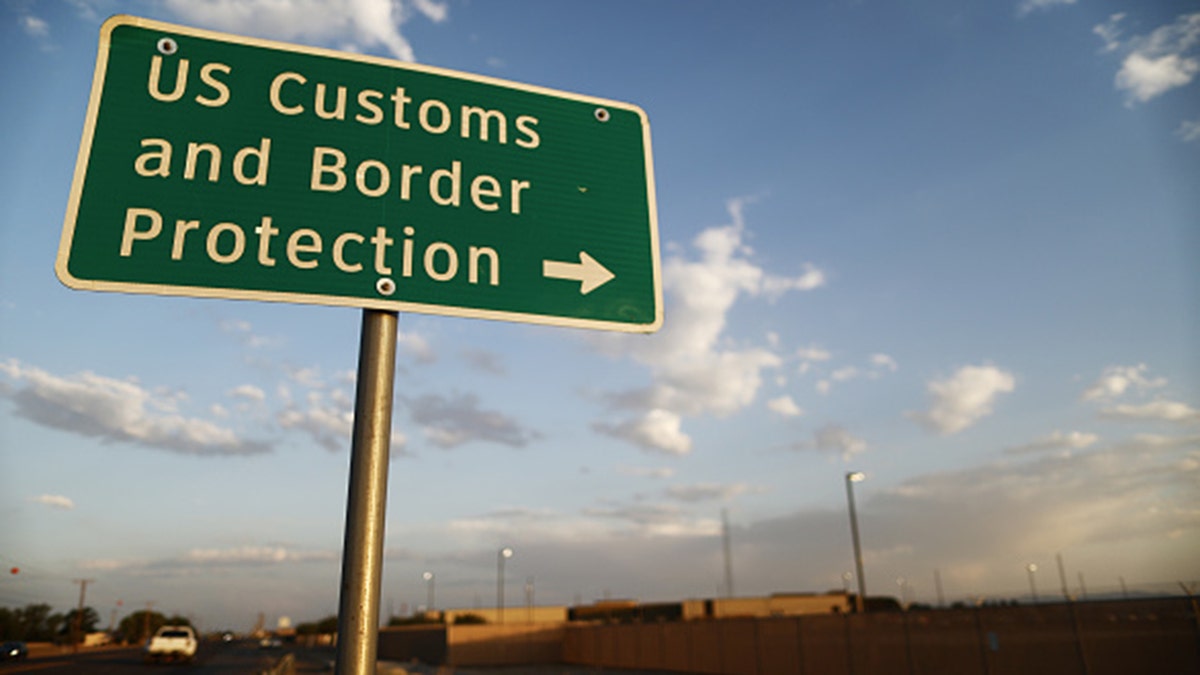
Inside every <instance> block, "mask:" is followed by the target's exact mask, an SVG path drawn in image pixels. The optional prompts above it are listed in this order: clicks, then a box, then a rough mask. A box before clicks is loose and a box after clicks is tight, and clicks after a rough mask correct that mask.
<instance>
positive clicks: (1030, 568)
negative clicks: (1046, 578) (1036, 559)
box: [1025, 563, 1038, 605]
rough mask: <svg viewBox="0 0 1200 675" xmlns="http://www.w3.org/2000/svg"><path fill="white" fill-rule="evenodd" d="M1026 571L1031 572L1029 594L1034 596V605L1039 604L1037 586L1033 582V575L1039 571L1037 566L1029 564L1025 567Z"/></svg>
mask: <svg viewBox="0 0 1200 675" xmlns="http://www.w3.org/2000/svg"><path fill="white" fill-rule="evenodd" d="M1025 571H1026V572H1029V594H1030V595H1032V596H1033V604H1035V605H1036V604H1037V601H1038V595H1037V584H1036V583H1035V582H1034V580H1033V573H1034V572H1036V571H1037V565H1035V564H1033V563H1029V564H1028V565H1026V566H1025Z"/></svg>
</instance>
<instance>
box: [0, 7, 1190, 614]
mask: <svg viewBox="0 0 1200 675" xmlns="http://www.w3.org/2000/svg"><path fill="white" fill-rule="evenodd" d="M118 13H127V14H134V15H139V16H146V17H150V18H155V19H159V20H165V21H170V22H174V23H179V24H183V25H190V26H197V27H203V28H209V29H215V30H221V31H227V32H234V33H238V34H242V35H249V36H254V37H262V38H270V39H277V40H283V41H288V42H294V43H298V44H305V45H315V46H321V47H329V48H335V49H345V50H350V51H358V52H365V53H369V54H374V55H378V56H384V57H390V58H398V59H405V60H415V61H417V62H419V63H422V64H428V65H433V66H438V67H443V68H450V69H454V70H462V71H467V72H471V73H478V74H483V75H487V76H491V77H499V78H503V79H508V80H513V81H516V82H523V83H528V84H534V85H538V86H544V87H551V88H555V89H562V90H566V91H571V92H578V93H581V94H586V95H591V96H599V97H604V98H610V99H616V100H620V101H628V102H631V103H635V104H637V105H639V106H641V107H642V108H643V109H645V111H646V112H647V114H648V116H649V119H650V125H651V134H652V138H653V148H654V168H655V182H656V186H657V195H658V218H659V235H660V239H661V242H662V268H663V286H664V296H665V301H666V303H665V320H664V325H663V328H662V330H661V331H660V332H658V333H656V334H654V335H651V336H645V335H621V334H610V333H601V332H594V331H583V330H577V329H567V328H552V327H544V326H533V325H524V324H515V323H502V322H490V321H482V320H469V319H458V318H446V317H436V316H427V315H418V314H402V315H401V316H400V335H399V345H400V348H399V352H400V353H399V357H398V359H397V369H396V375H397V379H396V406H395V415H394V424H393V427H394V432H395V439H394V442H393V450H392V463H391V478H390V492H389V506H388V520H387V528H388V533H387V541H386V551H387V553H386V556H387V557H386V560H385V570H384V590H383V602H384V606H385V608H386V607H389V606H390V607H391V608H392V609H393V610H394V611H396V612H397V613H398V612H399V611H400V610H401V608H402V607H407V608H409V609H411V608H413V607H414V606H416V605H418V604H421V603H424V602H425V590H426V589H425V582H424V581H423V580H422V578H421V573H422V572H424V571H432V572H434V573H435V575H436V580H437V581H436V584H437V585H436V590H437V597H436V601H435V604H437V605H439V606H443V607H445V606H455V607H470V606H472V605H474V604H476V603H482V604H484V605H487V604H490V603H491V602H492V601H493V599H494V598H495V581H496V579H495V573H496V568H495V565H496V551H497V550H498V549H499V548H500V547H502V546H511V547H512V548H513V549H514V550H515V551H516V553H515V556H514V557H513V558H512V559H511V560H510V561H509V562H508V567H507V569H508V578H509V585H508V588H509V595H508V602H510V603H513V604H519V603H521V602H523V601H524V600H523V592H522V591H521V586H522V585H523V583H524V582H525V580H526V579H529V578H532V579H533V580H534V587H535V592H536V597H537V600H538V602H539V603H571V602H574V601H576V600H577V599H580V600H583V601H590V600H593V599H596V598H600V597H605V596H610V597H632V598H640V599H643V600H658V599H670V598H680V597H705V596H712V595H714V594H717V593H720V592H722V591H723V588H722V586H723V583H724V576H723V574H724V571H723V564H722V558H721V542H720V531H721V512H722V510H725V511H727V513H728V518H729V523H730V531H731V538H732V550H733V561H732V562H733V570H734V580H735V583H734V591H735V592H736V593H737V594H739V595H744V594H764V593H770V592H778V591H822V590H826V589H830V588H840V587H841V585H842V583H843V581H842V574H843V572H846V571H848V570H851V569H853V562H852V555H851V547H850V537H849V527H848V521H847V516H846V495H845V488H844V481H843V477H844V475H845V473H846V472H847V471H863V472H865V473H866V475H867V479H866V480H865V481H864V482H861V483H858V484H857V485H856V495H857V498H858V502H859V513H860V519H861V525H862V538H863V544H864V548H865V559H866V560H865V562H866V581H867V588H868V591H869V592H872V593H876V592H877V593H892V594H898V593H899V591H900V589H902V588H903V589H904V590H905V592H906V593H907V597H908V598H909V599H916V600H920V601H926V602H933V601H934V600H935V599H936V598H935V589H934V582H933V575H934V570H938V571H939V572H940V576H941V578H942V583H943V587H944V591H945V595H946V597H947V598H949V599H960V598H976V597H979V596H987V597H1015V596H1020V595H1022V594H1025V593H1028V580H1027V576H1026V572H1025V566H1026V565H1027V564H1028V563H1031V562H1032V563H1036V564H1038V565H1039V568H1040V571H1039V572H1038V575H1039V576H1038V577H1037V583H1038V584H1039V590H1041V591H1042V592H1043V594H1051V593H1053V592H1056V591H1057V590H1058V588H1059V581H1058V578H1057V574H1056V573H1055V566H1054V557H1055V555H1056V554H1057V553H1061V554H1062V556H1063V558H1064V562H1065V563H1066V568H1067V571H1068V581H1069V582H1070V585H1071V590H1072V592H1078V591H1079V586H1080V582H1081V579H1083V580H1084V583H1085V584H1086V586H1087V589H1088V592H1089V593H1101V592H1113V591H1114V590H1115V589H1117V588H1118V584H1119V581H1120V580H1122V579H1123V580H1125V581H1126V582H1127V584H1128V585H1129V586H1131V587H1135V588H1147V589H1150V588H1153V589H1157V590H1166V591H1170V590H1172V589H1173V588H1177V586H1176V582H1178V581H1185V582H1193V581H1196V580H1197V579H1200V568H1198V567H1197V565H1196V561H1197V560H1200V555H1198V554H1200V515H1198V514H1200V493H1198V491H1197V487H1196V486H1197V485H1200V480H1198V478H1200V364H1198V363H1197V350H1196V345H1197V344H1200V330H1198V323H1197V319H1198V313H1197V309H1196V308H1197V307H1200V278H1198V275H1197V265H1196V260H1197V259H1198V254H1200V208H1198V207H1200V200H1198V199H1197V197H1196V186H1197V185H1200V84H1198V83H1197V82H1196V80H1197V78H1198V76H1200V4H1198V3H1195V2H1153V3H1149V2H1119V1H1118V2H1100V1H1096V0H1078V2H1073V1H1065V0H1040V1H1025V0H1012V1H1011V2H1009V1H1003V2H990V3H971V4H969V5H963V4H962V3H957V2H950V1H948V0H946V1H943V0H916V1H914V2H908V3H891V2H874V1H871V0H859V1H855V2H840V1H836V0H835V1H833V2H826V3H795V2H763V3H752V4H745V3H742V4H732V3H719V2H656V3H635V2H607V3H561V2H521V3H504V4H501V3H484V2H447V3H439V2H434V1H433V0H419V1H412V2H410V1H405V2H398V1H393V2H389V1H388V0H353V1H352V0H286V1H277V2H259V1H257V0H248V1H246V2H240V3H226V2H212V1H208V0H191V1H188V2H184V1H183V0H163V1H148V0H147V1H140V2H116V1H107V0H71V1H64V2H59V1H50V0H47V1H41V2H38V1H32V0H29V1H18V0H3V3H2V4H0V45H3V46H0V50H3V54H2V57H3V58H2V59H0V63H2V64H3V65H0V91H3V92H4V99H3V101H4V103H3V105H2V106H0V145H2V147H4V148H5V153H4V156H3V159H0V185H2V186H3V193H2V194H3V201H2V204H3V205H2V206H0V513H3V516H4V522H5V527H4V530H5V536H4V541H3V543H2V544H0V563H2V564H3V565H4V566H5V567H6V568H8V567H19V568H20V570H21V572H20V573H19V574H16V575H12V574H6V575H5V577H4V578H3V579H2V580H0V603H3V604H6V605H23V604H25V603H28V602H38V601H45V602H49V603H51V604H53V605H55V606H56V607H57V608H61V609H65V608H67V607H69V606H72V605H73V604H74V602H75V601H76V600H77V597H78V596H77V593H78V586H77V585H76V584H74V583H73V581H72V580H74V579H81V578H89V579H94V580H95V582H94V583H92V584H90V585H89V586H88V603H89V604H90V605H92V606H94V607H96V608H97V609H98V611H99V612H100V614H101V616H103V617H108V616H109V613H110V611H111V610H112V609H116V608H117V607H118V605H117V603H118V602H120V603H122V604H121V605H120V611H121V612H125V611H130V610H131V609H135V608H139V607H143V606H145V604H146V603H147V602H152V603H154V607H155V608H156V609H159V610H161V611H166V612H179V613H183V614H188V615H191V616H193V617H195V618H196V619H197V620H198V621H199V622H200V624H201V625H202V626H205V627H214V628H215V627H218V626H230V627H233V628H239V629H242V628H248V627H249V626H251V625H252V624H253V622H254V620H255V618H256V616H257V614H258V613H259V612H262V613H264V614H265V615H266V616H267V618H268V621H274V620H276V619H277V618H278V617H280V616H289V617H292V618H294V619H296V620H305V619H316V618H319V617H321V616H325V615H327V614H331V613H333V612H334V611H335V609H336V606H337V586H338V570H339V565H340V557H341V535H342V526H343V519H344V509H345V498H346V494H345V493H346V482H347V468H348V461H349V450H348V446H349V429H350V425H351V421H350V420H351V411H352V406H353V391H354V388H353V379H354V369H355V364H356V359H357V349H358V330H359V323H360V312H359V311H358V310H355V309H347V308H330V307H315V306H313V307H310V306H303V305H291V304H286V305H285V304H271V303H258V302H246V301H231V300H206V299H191V298H179V297H154V296H145V295H121V294H112V293H90V292H81V291H73V290H69V289H67V288H65V287H63V286H62V285H61V284H60V283H59V282H58V281H57V279H56V278H55V276H54V271H53V268H54V258H55V254H56V249H57V246H58V241H59V236H60V233H61V229H62V220H63V214H64V211H65V208H66V201H67V196H68V193H69V191H70V184H71V178H72V175H73V171H74V165H75V159H76V154H77V152H78V147H79V136H80V132H81V130H82V126H83V120H84V113H85V108H86V104H87V99H88V93H89V88H90V83H91V76H92V70H93V66H94V61H95V51H96V45H97V38H98V33H99V26H100V24H101V23H102V21H103V20H104V18H106V17H107V16H110V15H112V14H118ZM900 579H903V580H904V582H903V584H901V583H899V582H898V580H900Z"/></svg>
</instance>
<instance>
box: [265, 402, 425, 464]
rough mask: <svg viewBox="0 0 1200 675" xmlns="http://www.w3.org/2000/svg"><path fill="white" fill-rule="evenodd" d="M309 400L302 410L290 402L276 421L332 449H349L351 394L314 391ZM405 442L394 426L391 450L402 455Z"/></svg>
mask: <svg viewBox="0 0 1200 675" xmlns="http://www.w3.org/2000/svg"><path fill="white" fill-rule="evenodd" d="M327 397H328V400H327ZM306 403H307V406H306V407H305V408H303V409H298V408H297V407H295V406H294V405H291V406H289V407H288V408H287V409H285V410H282V411H280V412H279V414H277V415H276V416H275V422H276V424H278V425H279V426H280V427H282V428H284V429H292V430H295V431H300V432H302V433H304V434H307V435H308V436H309V438H311V439H312V440H313V441H314V442H316V443H317V445H320V446H321V447H322V448H324V449H326V450H328V451H330V452H342V451H348V450H349V449H350V445H351V442H352V440H353V438H352V436H353V433H354V402H353V401H352V400H351V399H350V397H349V396H348V395H346V394H345V392H342V391H340V390H334V391H332V392H328V394H327V393H324V392H320V391H311V392H309V393H308V396H307V399H306ZM406 445H407V439H406V438H405V437H404V434H402V433H400V432H399V431H398V430H396V429H393V430H392V437H391V449H392V453H393V454H403V453H404V448H405V446H406Z"/></svg>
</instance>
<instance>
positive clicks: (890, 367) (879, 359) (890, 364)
mask: <svg viewBox="0 0 1200 675" xmlns="http://www.w3.org/2000/svg"><path fill="white" fill-rule="evenodd" d="M871 365H873V366H875V367H877V368H883V369H884V370H887V371H889V372H892V373H894V372H896V371H897V370H899V369H900V365H899V364H897V363H896V359H893V358H892V357H890V356H888V355H887V354H872V355H871Z"/></svg>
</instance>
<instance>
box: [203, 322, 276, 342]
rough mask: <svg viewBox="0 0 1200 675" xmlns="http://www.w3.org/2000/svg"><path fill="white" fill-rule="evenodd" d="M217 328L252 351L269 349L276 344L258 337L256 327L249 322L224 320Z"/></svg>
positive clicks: (268, 339)
mask: <svg viewBox="0 0 1200 675" xmlns="http://www.w3.org/2000/svg"><path fill="white" fill-rule="evenodd" d="M217 327H218V328H219V329H220V330H221V332H223V333H225V334H227V335H232V336H233V337H234V338H236V339H237V341H238V342H240V343H241V344H242V345H243V346H245V347H249V348H251V349H261V348H263V347H268V346H270V345H271V344H272V343H274V342H275V341H274V340H271V339H270V338H266V337H263V336H261V335H257V334H256V333H255V332H254V327H253V326H252V325H251V324H250V322H249V321H242V320H237V319H223V320H221V321H220V322H219V323H218V324H217Z"/></svg>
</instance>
